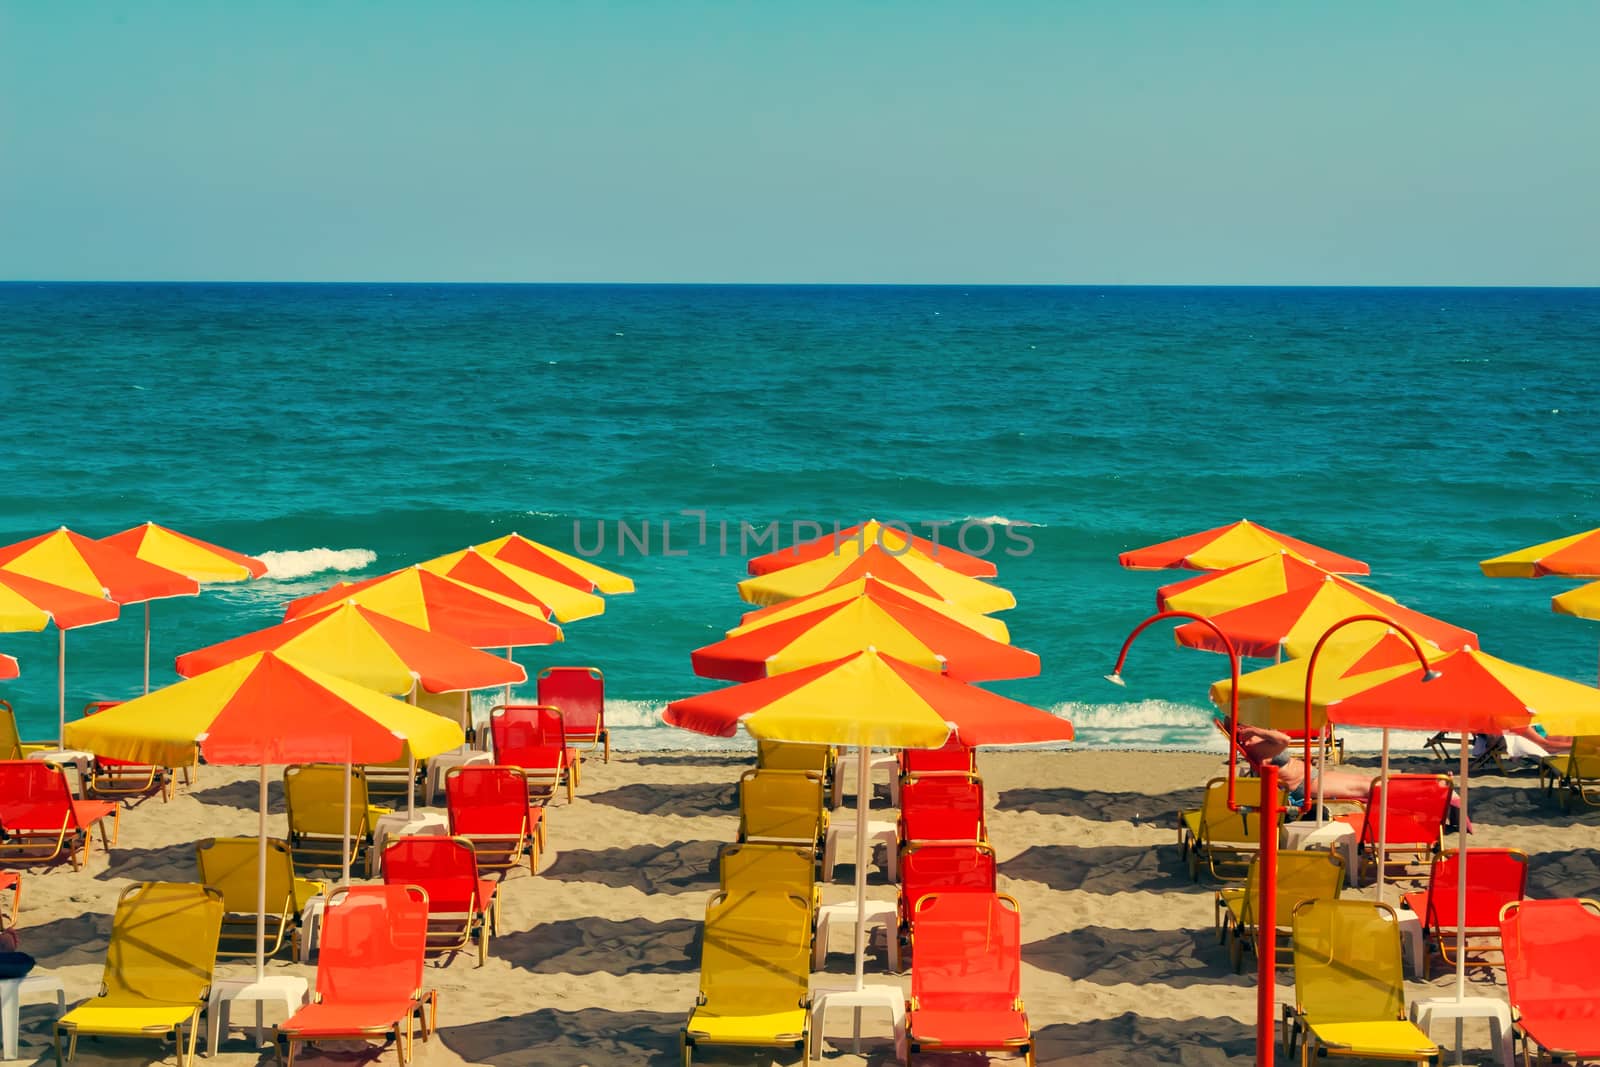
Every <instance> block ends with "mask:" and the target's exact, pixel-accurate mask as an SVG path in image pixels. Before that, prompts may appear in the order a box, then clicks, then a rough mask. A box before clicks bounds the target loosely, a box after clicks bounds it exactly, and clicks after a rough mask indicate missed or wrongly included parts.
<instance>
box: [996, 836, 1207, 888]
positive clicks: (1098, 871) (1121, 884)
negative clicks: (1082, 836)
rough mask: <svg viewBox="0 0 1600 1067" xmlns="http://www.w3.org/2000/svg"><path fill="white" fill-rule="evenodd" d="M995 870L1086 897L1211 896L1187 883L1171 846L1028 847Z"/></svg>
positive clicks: (1197, 886)
mask: <svg viewBox="0 0 1600 1067" xmlns="http://www.w3.org/2000/svg"><path fill="white" fill-rule="evenodd" d="M999 872H1000V873H1001V874H1003V875H1005V876H1006V877H1008V878H1016V879H1020V880H1022V881H1028V882H1043V883H1044V884H1045V885H1047V886H1049V887H1050V888H1051V889H1081V890H1084V891H1085V892H1089V893H1106V894H1113V893H1128V892H1138V891H1140V890H1145V891H1149V892H1157V893H1159V892H1169V891H1181V892H1188V893H1209V892H1211V890H1210V889H1209V888H1207V887H1206V886H1205V885H1203V884H1202V885H1196V884H1195V883H1194V882H1191V881H1189V876H1188V874H1187V873H1186V872H1185V871H1184V869H1183V867H1182V866H1181V865H1180V864H1179V863H1178V851H1177V848H1176V847H1175V846H1162V847H1158V848H1152V847H1151V846H1149V845H1098V846H1084V845H1034V846H1032V847H1030V848H1027V849H1024V850H1023V851H1022V852H1020V853H1019V854H1017V855H1016V856H1014V857H1012V858H1011V859H1009V860H1006V861H1005V862H1004V863H1002V864H1000V866H999Z"/></svg>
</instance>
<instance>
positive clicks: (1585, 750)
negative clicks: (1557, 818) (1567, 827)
mask: <svg viewBox="0 0 1600 1067" xmlns="http://www.w3.org/2000/svg"><path fill="white" fill-rule="evenodd" d="M1539 788H1540V789H1543V790H1544V793H1545V796H1549V795H1550V793H1551V792H1552V791H1553V792H1554V793H1555V794H1556V801H1557V802H1558V803H1559V804H1560V805H1561V810H1562V811H1571V810H1572V805H1573V802H1574V801H1576V802H1578V803H1580V804H1584V805H1587V806H1588V807H1591V808H1593V807H1600V736H1596V737H1574V738H1573V739H1572V750H1571V751H1570V752H1565V753H1562V754H1561V755H1557V756H1546V757H1545V758H1544V759H1543V760H1541V761H1540V762H1539Z"/></svg>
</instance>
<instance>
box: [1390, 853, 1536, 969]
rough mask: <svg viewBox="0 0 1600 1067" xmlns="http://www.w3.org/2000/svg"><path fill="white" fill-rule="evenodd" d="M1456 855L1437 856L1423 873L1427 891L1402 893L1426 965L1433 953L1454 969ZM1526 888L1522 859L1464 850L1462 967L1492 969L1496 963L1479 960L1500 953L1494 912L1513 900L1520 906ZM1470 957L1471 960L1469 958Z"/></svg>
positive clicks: (1458, 855) (1525, 856) (1525, 865)
mask: <svg viewBox="0 0 1600 1067" xmlns="http://www.w3.org/2000/svg"><path fill="white" fill-rule="evenodd" d="M1460 871H1461V853H1460V852H1459V851H1457V850H1453V851H1450V852H1443V853H1441V854H1439V855H1438V856H1435V857H1434V860H1433V866H1432V867H1431V868H1430V870H1429V873H1428V887H1427V888H1426V889H1425V890H1422V891H1421V892H1417V893H1407V894H1406V895H1405V896H1404V897H1403V898H1402V899H1401V904H1402V905H1403V906H1404V907H1406V908H1409V909H1410V910H1411V911H1413V912H1415V913H1416V915H1417V918H1418V919H1420V920H1421V922H1422V931H1423V934H1424V935H1425V936H1426V938H1427V943H1428V951H1429V954H1430V959H1431V955H1432V952H1433V950H1435V949H1437V950H1438V952H1439V955H1440V956H1442V957H1444V961H1445V963H1447V964H1449V965H1451V966H1454V965H1455V962H1456V960H1455V951H1456V931H1457V929H1458V928H1459V926H1460V922H1459V920H1458V917H1457V913H1456V889H1457V886H1458V884H1459V881H1460ZM1527 888H1528V854H1527V853H1526V852H1523V851H1521V850H1520V849H1514V848H1472V849H1468V850H1467V911H1466V920H1467V923H1466V926H1467V931H1466V933H1467V952H1468V959H1467V966H1469V967H1493V966H1494V965H1495V964H1496V963H1498V962H1499V960H1497V959H1485V958H1483V954H1485V953H1488V954H1493V955H1498V954H1499V952H1500V912H1501V910H1502V909H1503V908H1504V907H1505V906H1506V905H1507V904H1509V903H1511V902H1512V901H1514V900H1521V899H1522V897H1523V894H1524V893H1526V892H1527ZM1474 953H1476V954H1477V958H1476V959H1474V958H1473V957H1472V954H1474Z"/></svg>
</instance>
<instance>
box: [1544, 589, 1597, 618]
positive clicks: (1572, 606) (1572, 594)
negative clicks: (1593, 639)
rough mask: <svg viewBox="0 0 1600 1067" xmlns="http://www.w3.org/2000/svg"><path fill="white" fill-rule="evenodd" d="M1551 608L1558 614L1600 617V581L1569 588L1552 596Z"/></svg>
mask: <svg viewBox="0 0 1600 1067" xmlns="http://www.w3.org/2000/svg"><path fill="white" fill-rule="evenodd" d="M1550 609H1551V610H1552V611H1554V612H1555V613H1556V614H1558V615H1572V616H1575V617H1577V618H1580V619H1600V582H1590V583H1589V584H1588V585H1580V586H1578V588H1576V589H1568V590H1567V591H1566V592H1565V593H1560V594H1558V595H1556V596H1553V597H1551V598H1550Z"/></svg>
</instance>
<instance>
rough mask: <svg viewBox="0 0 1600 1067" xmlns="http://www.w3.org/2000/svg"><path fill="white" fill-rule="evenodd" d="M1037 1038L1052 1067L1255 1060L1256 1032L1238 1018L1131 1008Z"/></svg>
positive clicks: (1060, 1026)
mask: <svg viewBox="0 0 1600 1067" xmlns="http://www.w3.org/2000/svg"><path fill="white" fill-rule="evenodd" d="M1033 1037H1034V1042H1035V1044H1036V1046H1037V1049H1038V1052H1037V1059H1038V1062H1039V1063H1040V1064H1041V1065H1045V1064H1048V1065H1051V1067H1068V1065H1078V1064H1082V1065H1083V1067H1090V1065H1099V1064H1106V1063H1115V1064H1117V1065H1118V1067H1146V1065H1149V1067H1156V1065H1157V1064H1162V1065H1166V1064H1173V1063H1181V1064H1183V1065H1184V1067H1223V1065H1225V1064H1227V1065H1231V1064H1239V1065H1241V1067H1243V1065H1245V1064H1249V1063H1253V1062H1254V1060H1255V1030H1254V1029H1253V1028H1252V1027H1251V1025H1250V1024H1249V1023H1244V1022H1239V1021H1238V1020H1237V1019H1155V1018H1150V1017H1148V1016H1142V1015H1135V1014H1133V1013H1132V1012H1129V1013H1126V1014H1123V1015H1119V1016H1117V1017H1116V1018H1114V1019H1097V1020H1095V1021H1093V1022H1084V1023H1056V1024H1054V1025H1051V1026H1042V1027H1039V1028H1038V1029H1036V1030H1035V1031H1034V1032H1033Z"/></svg>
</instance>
